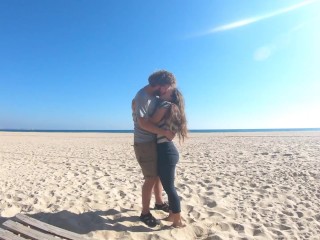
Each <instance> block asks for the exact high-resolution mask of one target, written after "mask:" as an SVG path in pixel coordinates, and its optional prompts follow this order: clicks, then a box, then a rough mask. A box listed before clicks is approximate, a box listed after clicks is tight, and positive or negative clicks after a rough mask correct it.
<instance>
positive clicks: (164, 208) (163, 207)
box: [154, 202, 170, 213]
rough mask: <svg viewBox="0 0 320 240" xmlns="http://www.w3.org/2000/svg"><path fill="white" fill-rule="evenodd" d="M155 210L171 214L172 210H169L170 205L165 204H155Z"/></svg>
mask: <svg viewBox="0 0 320 240" xmlns="http://www.w3.org/2000/svg"><path fill="white" fill-rule="evenodd" d="M154 209H155V210H162V211H164V212H167V213H168V212H169V210H170V208H169V205H168V203H166V202H165V203H163V204H155V205H154Z"/></svg>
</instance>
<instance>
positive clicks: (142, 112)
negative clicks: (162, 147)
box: [132, 88, 158, 143]
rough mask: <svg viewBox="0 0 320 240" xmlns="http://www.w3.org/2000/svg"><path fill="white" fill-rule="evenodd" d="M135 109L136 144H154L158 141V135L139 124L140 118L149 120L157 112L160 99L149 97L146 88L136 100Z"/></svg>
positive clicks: (138, 94)
mask: <svg viewBox="0 0 320 240" xmlns="http://www.w3.org/2000/svg"><path fill="white" fill-rule="evenodd" d="M134 101H135V109H134V111H132V118H133V122H134V142H136V143H142V142H152V141H155V140H156V134H153V133H151V132H148V131H145V130H143V129H142V128H141V127H140V126H139V124H138V117H142V118H149V117H151V116H152V114H153V113H154V112H155V110H156V106H157V102H158V97H156V96H152V95H149V94H148V93H147V92H146V91H145V89H144V88H142V89H140V91H139V92H138V93H137V95H136V96H135V98H134Z"/></svg>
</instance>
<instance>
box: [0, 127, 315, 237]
mask: <svg viewBox="0 0 320 240" xmlns="http://www.w3.org/2000/svg"><path fill="white" fill-rule="evenodd" d="M319 130H320V129H319V128H317V129H313V130H311V129H299V130H297V129H295V130H291V129H286V130H280V129H277V130H276V131H274V130H271V129H268V130H264V131H263V130H261V129H260V130H252V129H251V130H200V131H199V130H196V131H197V132H193V131H191V133H190V134H189V138H188V139H187V141H186V142H185V143H184V144H183V145H179V143H178V141H177V142H176V145H177V147H178V149H179V151H180V162H179V163H178V168H177V179H176V185H177V188H178V193H179V195H180V197H181V206H182V216H183V218H184V219H185V222H186V223H187V227H185V228H182V229H171V228H169V226H170V223H169V222H166V221H161V225H160V226H158V227H156V228H154V229H151V228H148V227H146V226H145V225H144V224H143V223H141V222H140V221H139V219H138V215H139V214H140V210H141V209H140V207H141V184H142V182H143V179H142V174H141V172H140V168H139V167H138V164H137V162H136V160H135V156H134V151H133V147H132V144H133V134H132V133H131V132H123V131H124V130H121V131H120V132H105V131H98V132H95V131H62V132H61V131H56V130H55V131H45V130H36V131H35V130H23V131H21V130H9V131H8V130H2V132H0V165H1V168H0V224H1V223H2V222H4V221H6V220H7V219H9V218H11V217H13V216H14V215H15V214H17V213H20V212H22V213H25V214H28V215H30V216H32V217H34V218H37V219H40V220H42V221H44V222H47V223H50V224H52V225H55V226H58V227H61V228H65V229H68V230H71V231H74V232H77V233H80V234H84V235H87V236H90V237H94V238H96V239H99V240H103V239H119V240H120V239H136V240H140V239H142V240H144V239H168V240H169V239H183V240H189V239H190V240H194V239H203V240H205V239H206V240H208V239H217V240H219V239H252V240H253V239H258V240H259V239H260V240H262V239H313V240H316V239H319V236H320V161H319V159H320V131H319ZM112 131H113V130H112ZM230 131H233V132H230ZM153 203H154V200H152V204H151V205H152V206H153ZM152 213H154V215H155V216H156V217H158V218H159V219H162V218H164V217H165V216H166V214H164V213H163V212H161V211H155V210H152Z"/></svg>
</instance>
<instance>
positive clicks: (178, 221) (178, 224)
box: [172, 213, 186, 228]
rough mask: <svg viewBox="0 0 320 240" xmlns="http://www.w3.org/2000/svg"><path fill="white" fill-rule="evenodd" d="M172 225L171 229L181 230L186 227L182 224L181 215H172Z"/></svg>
mask: <svg viewBox="0 0 320 240" xmlns="http://www.w3.org/2000/svg"><path fill="white" fill-rule="evenodd" d="M172 215H173V224H172V227H175V228H182V227H185V226H186V225H185V224H184V223H183V222H182V218H181V214H180V213H173V214H172Z"/></svg>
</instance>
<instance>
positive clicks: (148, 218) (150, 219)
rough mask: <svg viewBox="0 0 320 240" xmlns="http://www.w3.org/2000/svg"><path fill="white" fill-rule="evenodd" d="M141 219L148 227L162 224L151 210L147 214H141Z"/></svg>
mask: <svg viewBox="0 0 320 240" xmlns="http://www.w3.org/2000/svg"><path fill="white" fill-rule="evenodd" d="M140 220H141V221H142V222H144V223H145V224H146V225H147V226H148V227H155V226H157V225H159V224H160V221H159V220H157V219H155V217H154V216H152V214H151V213H150V212H149V213H147V214H141V215H140Z"/></svg>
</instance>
